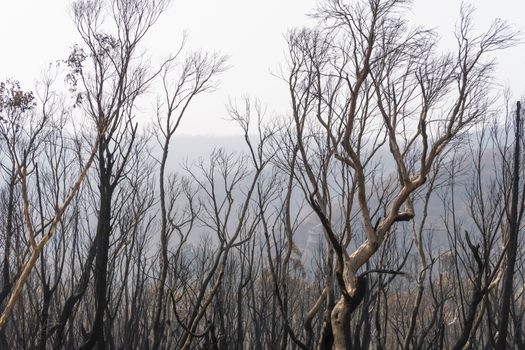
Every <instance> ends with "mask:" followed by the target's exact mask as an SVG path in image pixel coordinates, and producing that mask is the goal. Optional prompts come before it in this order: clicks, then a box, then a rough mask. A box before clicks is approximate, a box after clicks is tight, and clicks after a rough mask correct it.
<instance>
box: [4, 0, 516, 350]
mask: <svg viewBox="0 0 525 350" xmlns="http://www.w3.org/2000/svg"><path fill="white" fill-rule="evenodd" d="M168 6H177V4H176V2H175V3H174V4H170V1H169V0H77V1H73V2H72V20H73V24H74V26H75V28H76V29H77V31H78V33H79V38H80V39H81V40H80V42H78V43H77V44H76V45H75V46H73V47H72V48H71V52H70V55H69V56H68V57H65V58H64V57H63V58H60V57H57V62H56V63H54V64H52V65H50V68H49V70H48V71H46V72H45V73H43V76H42V77H35V80H38V81H39V83H38V84H37V85H36V86H35V87H28V86H21V84H20V83H19V82H18V81H17V80H16V77H13V78H12V79H9V80H6V81H4V82H0V198H1V200H0V247H1V249H0V349H82V350H87V349H155V350H158V349H336V350H342V349H345V350H346V349H525V334H524V332H525V326H524V324H523V321H524V314H525V302H524V300H525V298H524V292H525V259H524V257H523V252H524V250H523V249H524V248H523V234H522V232H523V225H524V222H523V214H524V209H525V191H524V188H525V187H524V183H525V182H524V181H525V176H524V175H525V174H524V172H525V165H524V164H525V159H524V158H525V152H524V141H525V138H524V136H523V122H522V117H523V113H524V110H523V107H522V106H521V104H520V102H517V103H516V102H515V101H514V100H513V99H512V98H511V97H509V96H510V93H503V91H501V90H500V86H501V84H498V77H497V76H496V74H495V67H496V64H497V61H496V59H495V53H496V52H500V51H501V50H505V49H508V48H510V47H512V46H514V45H518V44H519V40H520V36H519V33H518V32H516V31H514V29H513V28H512V27H511V26H510V25H509V24H507V23H506V22H504V21H502V20H495V21H494V22H493V23H492V24H491V25H490V26H489V27H488V28H485V30H484V31H480V30H479V29H476V27H475V25H474V23H475V9H473V8H472V7H470V6H467V5H464V6H462V7H461V11H460V13H459V14H458V21H457V25H456V28H455V44H456V48H455V49H454V50H453V51H450V52H444V51H443V50H442V49H441V48H440V46H439V40H438V37H437V34H436V32H435V31H434V30H431V29H427V28H420V27H415V26H413V25H412V24H411V23H410V21H408V20H407V19H406V17H407V14H408V13H409V11H410V2H409V1H404V0H352V1H350V0H349V1H340V0H321V1H319V4H318V7H317V8H316V9H312V11H313V12H312V14H311V16H312V17H313V18H314V19H315V20H316V24H315V25H313V26H311V27H308V28H295V29H290V31H289V32H288V33H286V34H285V36H284V38H285V39H284V40H286V43H287V52H286V53H285V55H284V57H283V59H282V62H283V64H282V68H281V69H280V71H279V74H276V75H278V76H277V77H276V79H280V80H281V81H282V84H283V85H284V86H286V90H287V92H288V94H289V106H288V107H287V110H286V113H284V114H283V115H282V116H275V115H270V114H269V113H268V112H267V110H268V108H267V106H266V105H265V103H264V101H260V100H258V99H257V98H249V97H246V98H238V99H235V98H233V99H231V100H230V101H225V105H226V110H227V113H228V115H229V118H230V119H231V124H232V128H235V130H237V131H236V133H237V134H240V135H241V136H240V137H239V138H232V139H229V141H228V142H230V144H233V145H234V147H220V146H221V145H217V147H211V146H203V143H206V142H209V141H210V140H212V141H213V140H216V139H213V138H206V137H201V138H199V137H195V138H192V139H191V140H190V141H188V139H184V142H179V141H177V140H178V138H180V135H179V134H178V131H179V128H180V125H181V124H183V123H184V118H185V117H186V116H187V114H188V110H190V109H191V106H192V105H195V104H203V103H204V104H205V103H206V98H207V96H208V95H209V94H213V93H214V92H215V91H216V90H217V89H220V82H221V76H222V75H223V74H226V72H227V70H228V69H229V67H230V66H229V62H228V57H227V56H224V55H221V54H219V53H214V52H207V51H206V48H203V49H202V50H198V51H191V50H189V49H187V45H186V42H185V40H186V39H185V38H184V39H183V40H182V42H180V43H169V44H170V45H173V51H172V52H173V53H172V55H171V56H169V57H168V58H167V59H164V60H162V61H160V63H159V61H158V60H153V59H152V58H151V57H149V56H148V54H147V44H148V41H147V36H148V32H149V31H150V29H151V28H152V27H154V26H155V24H156V22H157V21H158V19H159V18H160V16H162V15H163V13H164V12H165V11H166V9H167V8H168ZM521 73H522V72H516V74H521ZM247 89H248V91H249V87H248V88H247ZM514 93H519V92H514ZM182 139H183V138H181V140H182ZM199 144H200V145H199ZM193 145H199V146H198V147H197V146H195V148H196V149H199V151H195V150H193V149H190V148H193ZM239 145H240V146H239ZM202 150H205V151H202ZM196 152H200V153H199V155H200V156H199V157H195V156H194V154H195V153H196ZM203 152H204V153H206V154H204V155H203Z"/></svg>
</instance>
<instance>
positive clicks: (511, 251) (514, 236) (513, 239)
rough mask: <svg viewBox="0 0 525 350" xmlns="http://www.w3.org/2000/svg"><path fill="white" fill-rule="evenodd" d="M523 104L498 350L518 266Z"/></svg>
mask: <svg viewBox="0 0 525 350" xmlns="http://www.w3.org/2000/svg"><path fill="white" fill-rule="evenodd" d="M520 111H521V104H520V102H519V101H518V103H517V104H516V125H515V127H516V136H515V140H514V164H513V169H512V197H511V203H510V205H511V207H510V216H509V234H508V241H507V253H506V255H507V256H506V262H505V272H504V275H503V291H502V300H501V313H500V320H499V327H498V328H499V334H498V338H497V341H496V349H498V350H504V349H506V348H507V333H508V324H509V314H510V305H511V299H512V292H513V282H514V266H515V265H516V252H517V248H518V247H517V246H518V230H519V223H518V200H519V198H518V197H519V191H520V190H519V182H520V173H519V172H520V142H521V118H520Z"/></svg>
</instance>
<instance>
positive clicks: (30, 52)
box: [0, 0, 525, 134]
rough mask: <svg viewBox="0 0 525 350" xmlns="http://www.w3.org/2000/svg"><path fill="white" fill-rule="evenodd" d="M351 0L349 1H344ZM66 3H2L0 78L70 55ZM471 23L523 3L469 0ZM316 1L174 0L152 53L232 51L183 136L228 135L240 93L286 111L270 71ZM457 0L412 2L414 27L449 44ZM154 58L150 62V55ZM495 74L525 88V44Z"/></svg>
mask: <svg viewBox="0 0 525 350" xmlns="http://www.w3.org/2000/svg"><path fill="white" fill-rule="evenodd" d="M348 1H352V0H348ZM70 3H71V1H70V0H51V1H42V0H17V1H8V0H4V1H2V5H1V7H0V38H1V45H2V50H1V54H0V80H4V79H6V78H10V77H12V78H15V79H18V80H20V81H21V82H22V83H23V84H24V87H25V88H29V89H30V88H32V87H33V85H34V81H35V80H36V79H37V78H38V76H39V75H40V72H41V71H42V69H43V68H44V67H45V66H46V65H47V64H48V63H50V62H54V61H56V60H58V59H63V58H65V57H67V55H68V50H69V48H70V47H71V46H72V45H73V44H74V43H75V42H78V41H79V40H78V38H77V35H76V32H75V29H74V26H73V23H72V20H71V16H70V10H69V8H70ZM470 3H471V4H473V5H474V6H475V7H476V8H477V11H476V13H475V24H476V25H477V26H478V27H479V28H480V29H481V28H484V27H486V26H487V25H488V23H490V21H491V20H493V19H494V18H496V17H499V18H503V19H506V20H508V21H509V22H510V23H513V24H514V25H515V26H516V28H517V29H522V30H523V29H525V28H524V26H523V25H522V23H523V14H524V13H525V1H523V0H500V1H494V0H474V1H471V2H470ZM315 4H316V0H265V1H260V0H174V1H173V4H172V5H171V7H170V9H169V10H168V12H167V13H165V15H164V16H163V17H162V18H161V20H160V21H159V23H158V24H157V25H156V27H155V30H154V31H153V32H152V33H151V35H150V36H149V37H148V43H147V46H148V47H150V48H151V50H150V52H151V54H152V56H155V55H157V54H165V53H168V52H170V51H171V50H172V49H173V50H174V49H175V48H176V47H177V45H178V43H179V39H180V34H181V32H182V31H183V30H186V31H187V32H188V34H189V40H188V44H189V45H188V46H189V47H191V48H201V49H204V50H210V51H220V52H222V53H224V54H227V55H229V56H230V60H229V64H230V65H231V66H232V68H231V69H230V70H229V71H228V72H227V73H226V74H224V75H223V76H222V84H221V86H220V89H219V91H217V92H215V93H214V94H213V95H206V96H201V98H200V99H199V100H197V104H195V105H194V106H193V108H192V109H191V110H190V114H189V115H188V116H187V118H186V119H185V121H184V122H183V125H182V128H181V130H180V131H181V132H182V133H186V134H231V133H237V132H236V130H232V128H233V125H232V124H231V123H230V122H227V121H225V120H224V118H225V117H226V111H225V108H224V105H225V103H226V102H227V101H228V98H229V97H231V98H239V97H241V96H242V95H244V94H249V95H250V96H253V97H258V98H260V99H261V100H262V101H263V102H265V103H266V104H267V105H268V113H269V114H270V115H278V114H284V113H286V111H287V105H288V95H287V91H286V86H285V85H284V83H283V82H282V81H280V80H279V79H278V78H275V77H274V76H272V74H271V72H272V71H273V72H277V71H278V69H279V66H280V64H282V63H283V62H284V57H285V54H284V53H285V50H286V48H285V41H284V36H283V34H284V33H285V32H286V31H287V29H290V28H293V27H297V26H303V25H306V24H308V23H309V22H310V20H309V19H308V18H307V16H306V14H307V13H309V12H311V11H312V9H313V8H314V7H315ZM459 6H460V1H459V0H440V1H433V0H415V1H414V7H413V10H412V12H411V16H412V17H413V18H414V21H415V22H416V23H417V24H420V25H424V26H428V27H435V28H437V29H438V31H439V33H440V34H441V36H442V37H443V42H444V43H445V44H446V43H447V38H450V37H451V36H452V32H453V29H454V24H455V21H456V19H457V17H458V12H459ZM153 62H155V60H153ZM499 62H500V66H499V67H500V68H499V71H498V75H499V77H500V83H501V85H502V87H503V86H509V87H510V88H511V89H512V91H513V92H514V93H515V94H516V95H519V96H521V95H523V94H524V93H525V45H521V46H520V47H517V48H513V49H511V50H508V51H505V53H504V54H502V55H500V57H499Z"/></svg>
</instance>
